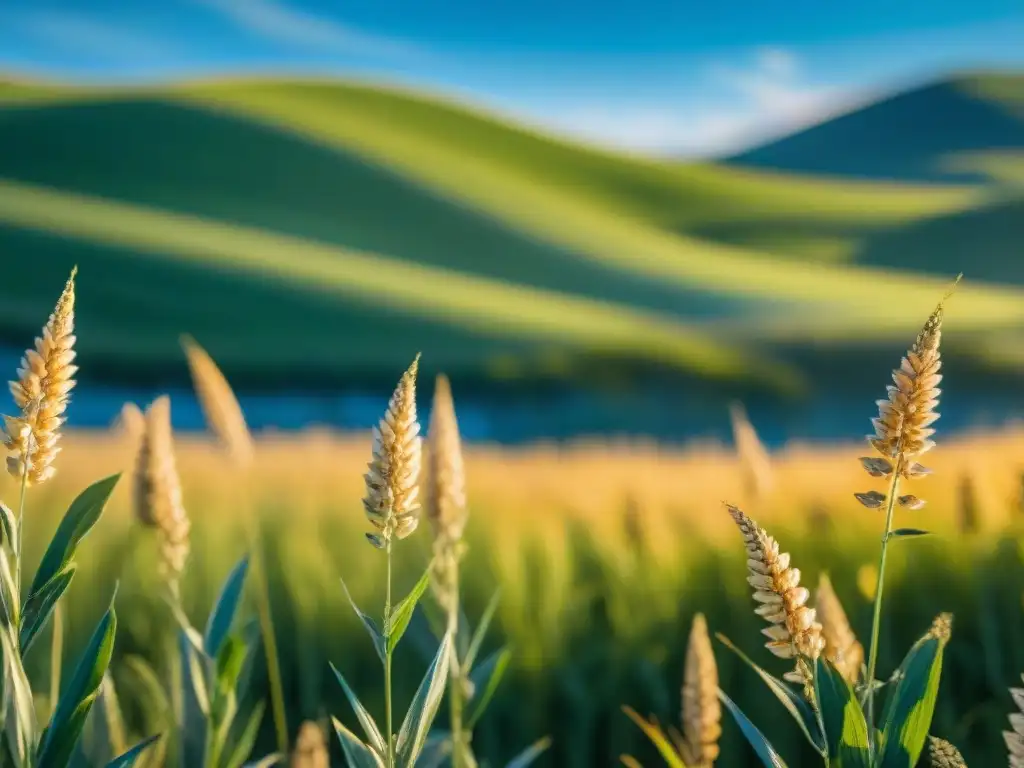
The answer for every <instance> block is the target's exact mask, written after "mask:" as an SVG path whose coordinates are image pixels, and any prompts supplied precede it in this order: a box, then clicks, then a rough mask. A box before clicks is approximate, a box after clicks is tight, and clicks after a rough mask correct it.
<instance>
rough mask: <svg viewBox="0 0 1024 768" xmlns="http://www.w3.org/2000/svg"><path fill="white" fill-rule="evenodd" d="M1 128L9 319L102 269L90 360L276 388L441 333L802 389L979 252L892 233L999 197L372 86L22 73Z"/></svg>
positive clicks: (587, 359)
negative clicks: (498, 114)
mask: <svg viewBox="0 0 1024 768" xmlns="http://www.w3.org/2000/svg"><path fill="white" fill-rule="evenodd" d="M68 137H74V141H69V140H68ZM0 142H2V143H3V145H5V146H12V147H17V151H16V152H10V153H3V154H0V253H3V254H4V256H5V258H4V280H3V281H2V282H0V339H3V340H7V341H9V342H10V343H12V344H14V343H24V342H23V340H24V338H25V337H26V335H27V334H30V333H32V332H34V330H35V329H36V327H37V325H38V323H39V318H40V317H45V315H46V312H47V311H48V309H49V307H48V305H47V303H48V302H49V301H51V300H52V297H51V296H50V294H51V293H52V291H53V288H52V286H53V285H59V284H60V282H61V280H62V279H63V275H64V274H65V273H66V271H67V269H69V268H70V266H71V264H72V263H76V262H77V263H79V264H80V265H81V267H82V279H81V292H82V296H83V301H82V307H83V310H82V312H83V316H82V320H81V323H82V327H83V328H87V327H91V329H92V332H91V333H86V332H85V331H84V330H83V332H82V334H81V337H82V350H83V357H85V358H86V359H89V357H90V356H92V358H93V359H94V360H95V361H97V362H100V361H102V363H103V366H102V371H104V372H105V373H104V374H103V375H107V376H109V377H110V378H111V380H125V379H127V378H131V377H138V376H145V375H151V376H154V377H156V376H160V375H162V374H163V373H164V372H166V371H168V370H171V369H175V370H177V369H180V357H179V353H178V351H177V348H176V341H177V335H178V334H179V333H182V332H189V333H192V334H193V335H195V336H196V337H197V338H199V339H200V341H201V342H202V343H204V344H205V345H207V346H208V347H209V348H210V350H211V352H213V353H214V355H215V356H216V357H218V359H220V360H221V361H222V362H223V363H224V364H225V367H227V368H228V369H229V373H232V374H236V375H242V376H243V377H244V380H245V381H246V382H248V383H250V384H251V385H252V386H257V387H260V386H262V387H274V386H280V385H283V384H288V385H289V386H302V387H306V388H313V389H315V388H318V387H328V386H331V385H332V382H333V383H336V382H340V381H345V382H350V383H351V382H356V381H367V380H379V379H384V378H387V377H390V376H392V375H393V372H394V370H395V369H396V368H398V367H399V366H401V365H402V364H403V363H404V361H407V359H408V358H409V357H410V356H411V354H412V353H413V352H414V351H415V350H422V351H423V352H424V354H425V355H426V357H427V358H429V359H431V360H432V361H434V363H435V364H436V365H438V366H443V367H446V368H448V369H449V370H452V371H457V372H459V373H460V374H461V375H464V376H472V377H478V378H480V377H482V378H491V379H493V378H495V377H497V378H502V377H508V376H510V375H512V376H514V377H516V378H518V379H529V380H537V379H538V378H539V379H544V378H552V377H554V378H565V377H574V378H578V377H583V378H586V379H587V380H591V379H592V377H593V375H594V370H595V368H594V364H595V363H596V364H597V369H598V370H600V369H602V368H607V366H603V365H602V363H601V361H604V362H607V361H609V360H612V359H614V360H616V361H618V362H619V363H621V362H625V363H628V365H626V366H622V365H616V366H615V368H616V370H626V369H632V370H634V371H635V372H636V373H637V375H642V372H643V371H644V370H649V369H650V367H651V366H654V367H655V368H658V369H669V370H674V371H677V372H679V373H682V374H684V375H686V376H689V377H694V376H696V377H698V378H702V379H717V380H726V381H734V382H742V381H755V382H757V383H758V384H759V385H760V386H765V385H767V386H769V387H773V388H779V387H784V388H789V387H791V385H793V384H794V383H796V382H797V381H799V380H800V379H801V378H805V376H804V374H803V373H801V370H800V369H801V368H804V366H803V365H800V366H797V367H794V365H793V364H792V362H787V359H790V358H791V356H790V354H789V352H788V351H786V350H789V349H791V348H792V346H793V345H794V344H795V345H797V346H799V345H801V344H812V345H813V344H816V343H817V342H818V341H819V340H821V339H824V338H827V339H830V340H831V341H832V343H836V342H842V341H843V340H849V341H851V342H853V343H855V344H856V345H858V346H860V347H863V345H864V343H865V341H869V342H870V343H873V344H883V345H886V344H891V343H893V341H892V340H894V339H903V338H906V336H907V335H908V334H911V333H913V330H914V328H915V326H916V325H917V324H918V323H919V322H920V318H921V315H922V313H923V312H926V311H927V309H928V308H929V307H930V306H931V305H932V303H933V302H934V299H935V297H936V296H937V295H938V293H939V292H940V291H941V290H942V286H943V285H944V284H945V283H946V281H947V280H948V279H949V277H950V275H951V274H952V273H953V272H955V271H958V269H957V268H956V267H952V263H953V262H955V261H956V260H957V254H956V253H950V256H949V259H948V261H943V262H941V263H940V262H936V263H934V264H929V263H928V262H927V261H926V260H925V259H918V260H916V261H915V260H914V259H907V258H906V254H904V253H901V252H897V251H899V250H900V249H899V247H898V246H892V245H888V244H887V243H889V242H890V241H889V240H887V239H886V238H895V240H894V242H896V243H898V242H899V237H900V236H901V233H908V232H909V233H913V232H914V231H916V230H915V228H917V229H920V230H924V231H927V230H928V229H929V227H932V226H934V224H933V223H934V222H936V221H941V220H944V219H945V218H947V217H950V218H952V219H953V220H957V221H963V222H967V224H965V225H963V226H966V227H967V230H968V231H974V230H973V229H972V227H974V225H973V224H970V222H971V221H972V220H973V218H972V217H975V216H977V215H981V214H979V213H978V212H981V211H984V210H986V207H987V206H989V205H991V204H992V201H991V193H990V192H989V191H988V189H987V188H986V187H982V186H976V185H975V186H971V185H959V186H951V185H947V186H921V185H916V186H915V185H894V184H881V183H873V182H855V181H845V180H829V181H824V180H818V179H815V178H811V177H799V176H791V175H784V174H778V173H774V172H755V171H747V170H742V169H735V168H730V167H723V166H715V165H710V164H696V165H679V164H671V163H659V162H655V161H648V160H642V159H637V158H631V157H625V156H618V155H614V154H610V153H605V152H600V151H596V150H593V149H587V148H582V147H577V146H574V145H572V144H568V143H566V142H564V141H557V140H554V139H551V138H549V137H545V136H543V135H540V134H537V133H533V132H530V131H527V130H524V129H521V128H518V127H515V126H512V125H507V124H504V123H502V122H500V121H498V120H496V119H494V118H491V117H489V116H487V115H484V114H480V113H477V112H475V111H473V110H469V109H466V108H463V107H461V106H459V105H455V104H450V103H446V102H443V101H439V100H434V99H428V98H426V97H423V96H420V95H415V94H408V93H404V92H401V91H394V90H387V89H380V88H374V87H369V86H362V85H354V84H347V83H327V82H320V83H316V82H300V81H287V80H240V81H224V82H207V83H183V84H179V85H176V86H172V87H163V88H156V87H152V88H131V89H88V90H86V89H71V88H54V87H51V86H20V85H18V84H11V85H9V86H7V87H6V88H4V89H3V90H0ZM1009 220H1010V229H1009V230H1007V231H1008V232H1009V234H1007V235H1005V236H1006V237H1015V234H1014V233H1015V232H1016V230H1015V229H1013V223H1012V216H1011V217H1010V219H1009ZM974 229H977V228H976V227H974ZM985 229H986V228H984V227H983V228H982V230H981V234H980V236H979V235H977V234H976V243H978V244H979V245H978V246H977V247H980V248H982V249H985V248H987V247H988V246H987V245H986V240H985V237H986V235H985ZM1000 232H1002V230H1000ZM998 236H999V237H1000V238H1002V237H1004V234H999V235H998ZM1002 242H1003V241H1002V240H1000V244H999V245H998V247H999V248H1001V247H1002V245H1001V243H1002ZM993 252H994V253H995V252H997V251H993ZM998 253H1003V251H998ZM8 254H13V255H14V256H13V257H8ZM859 261H863V262H864V263H868V264H871V265H872V266H876V267H881V268H883V269H882V270H881V271H879V270H878V269H863V268H861V267H859V266H857V264H858V262H859ZM813 262H817V263H813ZM965 266H966V265H965ZM894 267H895V268H896V269H897V270H901V271H893V268H894ZM914 269H917V270H919V271H920V272H923V273H925V274H916V275H915V274H913V273H912V272H910V271H908V270H914ZM115 273H116V275H117V278H116V279H110V280H108V279H107V276H108V275H111V274H115ZM989 276H990V272H986V274H985V277H989ZM968 278H969V279H970V272H969V267H968ZM1022 298H1024V291H1018V290H1016V289H1005V288H997V287H995V286H994V285H984V284H979V283H968V285H967V286H966V287H965V289H964V290H963V291H961V292H959V293H958V300H957V308H958V325H959V327H961V328H962V329H963V330H964V332H970V331H977V330H981V329H985V328H991V327H994V326H998V327H1000V328H1015V327H1018V326H1021V325H1024V301H1022ZM879 302H884V303H886V304H887V306H889V309H888V310H887V311H886V312H884V313H879V312H878V311H877V305H878V303H879ZM88 307H92V309H88ZM825 310H827V311H825ZM808 316H813V317H815V318H816V322H815V323H813V324H808V323H807V322H806V318H807V317H808ZM777 342H784V343H783V344H782V346H778V347H777V346H776V343H777ZM954 342H955V335H954ZM755 350H756V353H755ZM797 357H798V358H799V357H800V356H799V355H798V356H797ZM143 364H144V365H143ZM94 370H96V368H94ZM144 370H147V371H149V372H150V373H149V374H146V373H142V371H144Z"/></svg>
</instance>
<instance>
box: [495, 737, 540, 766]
mask: <svg viewBox="0 0 1024 768" xmlns="http://www.w3.org/2000/svg"><path fill="white" fill-rule="evenodd" d="M550 746H551V737H550V736H544V737H542V738H539V739H537V740H536V741H535V742H533V744H531V745H530V746H528V747H527V748H526V749H524V750H523V751H522V752H520V753H519V754H518V755H516V756H515V757H513V758H512V759H511V760H510V761H509V763H508V765H506V766H505V768H528V767H529V766H530V765H533V761H534V760H536V759H537V758H538V757H540V756H541V755H542V754H544V752H545V751H547V749H548V747H550Z"/></svg>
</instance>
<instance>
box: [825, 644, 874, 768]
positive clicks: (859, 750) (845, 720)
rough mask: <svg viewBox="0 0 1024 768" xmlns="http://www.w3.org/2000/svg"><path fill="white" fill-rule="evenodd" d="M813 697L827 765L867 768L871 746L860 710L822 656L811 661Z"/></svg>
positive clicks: (836, 767) (832, 667)
mask: <svg viewBox="0 0 1024 768" xmlns="http://www.w3.org/2000/svg"><path fill="white" fill-rule="evenodd" d="M814 696H815V699H816V700H817V702H818V706H819V708H820V710H821V720H822V723H823V724H824V726H825V739H826V742H827V745H828V758H829V759H828V764H829V766H830V768H869V767H870V765H871V747H870V745H869V743H868V724H867V721H866V720H865V719H864V712H863V711H861V708H860V704H858V703H857V696H856V694H855V693H854V690H853V688H852V687H851V686H850V684H849V683H848V682H846V680H845V679H844V678H843V676H842V675H841V674H840V673H839V670H837V669H836V668H835V666H834V665H833V664H832V662H830V661H828V660H827V659H825V658H822V657H819V658H818V660H817V662H816V664H815V670H814Z"/></svg>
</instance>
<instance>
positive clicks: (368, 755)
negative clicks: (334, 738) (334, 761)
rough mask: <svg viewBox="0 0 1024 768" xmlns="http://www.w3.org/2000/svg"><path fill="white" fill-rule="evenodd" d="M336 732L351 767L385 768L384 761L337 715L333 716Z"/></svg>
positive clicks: (346, 760)
mask: <svg viewBox="0 0 1024 768" xmlns="http://www.w3.org/2000/svg"><path fill="white" fill-rule="evenodd" d="M331 722H332V723H334V732H335V733H336V734H338V741H340V742H341V750H342V752H344V753H345V762H347V763H348V766H349V768H384V761H383V760H381V759H380V758H379V757H377V755H376V754H374V752H373V751H372V750H371V749H370V748H369V747H367V746H366V745H365V744H363V742H361V741H360V740H359V737H358V736H356V735H355V734H354V733H352V731H350V730H349V729H348V728H346V727H345V726H344V725H342V724H341V722H340V721H339V720H338V718H336V717H332V718H331Z"/></svg>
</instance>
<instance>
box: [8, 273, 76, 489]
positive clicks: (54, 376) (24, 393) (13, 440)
mask: <svg viewBox="0 0 1024 768" xmlns="http://www.w3.org/2000/svg"><path fill="white" fill-rule="evenodd" d="M77 272H78V267H75V268H74V269H72V270H71V276H70V277H69V278H68V280H67V283H66V284H65V285H64V291H63V292H62V293H61V295H60V298H59V299H58V300H57V306H56V307H55V308H54V310H53V313H52V314H51V315H50V318H49V320H48V321H47V323H46V325H45V326H44V327H43V335H42V336H41V337H39V338H37V339H36V342H35V347H34V348H33V349H29V350H28V351H26V352H25V356H24V357H23V358H22V360H21V367H20V368H19V369H18V380H17V381H12V382H10V389H11V395H13V397H14V403H15V405H16V406H17V407H18V409H19V410H20V411H21V414H20V415H19V416H16V417H12V416H5V417H4V436H5V440H4V445H5V446H6V447H7V450H8V451H9V452H10V454H11V455H10V456H8V457H7V471H8V472H9V473H10V474H11V475H13V476H14V477H16V478H18V479H19V480H20V479H21V478H22V476H24V477H25V482H26V483H27V484H28V485H30V486H31V485H39V484H40V483H43V482H45V481H46V480H48V479H50V478H51V477H53V475H54V474H55V473H56V468H55V467H54V466H53V462H54V459H55V458H56V457H57V454H58V453H59V452H60V447H59V446H58V445H57V442H58V441H59V440H60V428H61V425H62V424H63V423H64V421H65V419H64V411H65V410H67V406H68V400H69V397H70V392H71V389H72V388H73V387H74V386H75V381H74V376H75V373H76V372H77V371H78V366H76V365H73V362H74V359H75V350H74V346H75V275H76V274H77Z"/></svg>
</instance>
